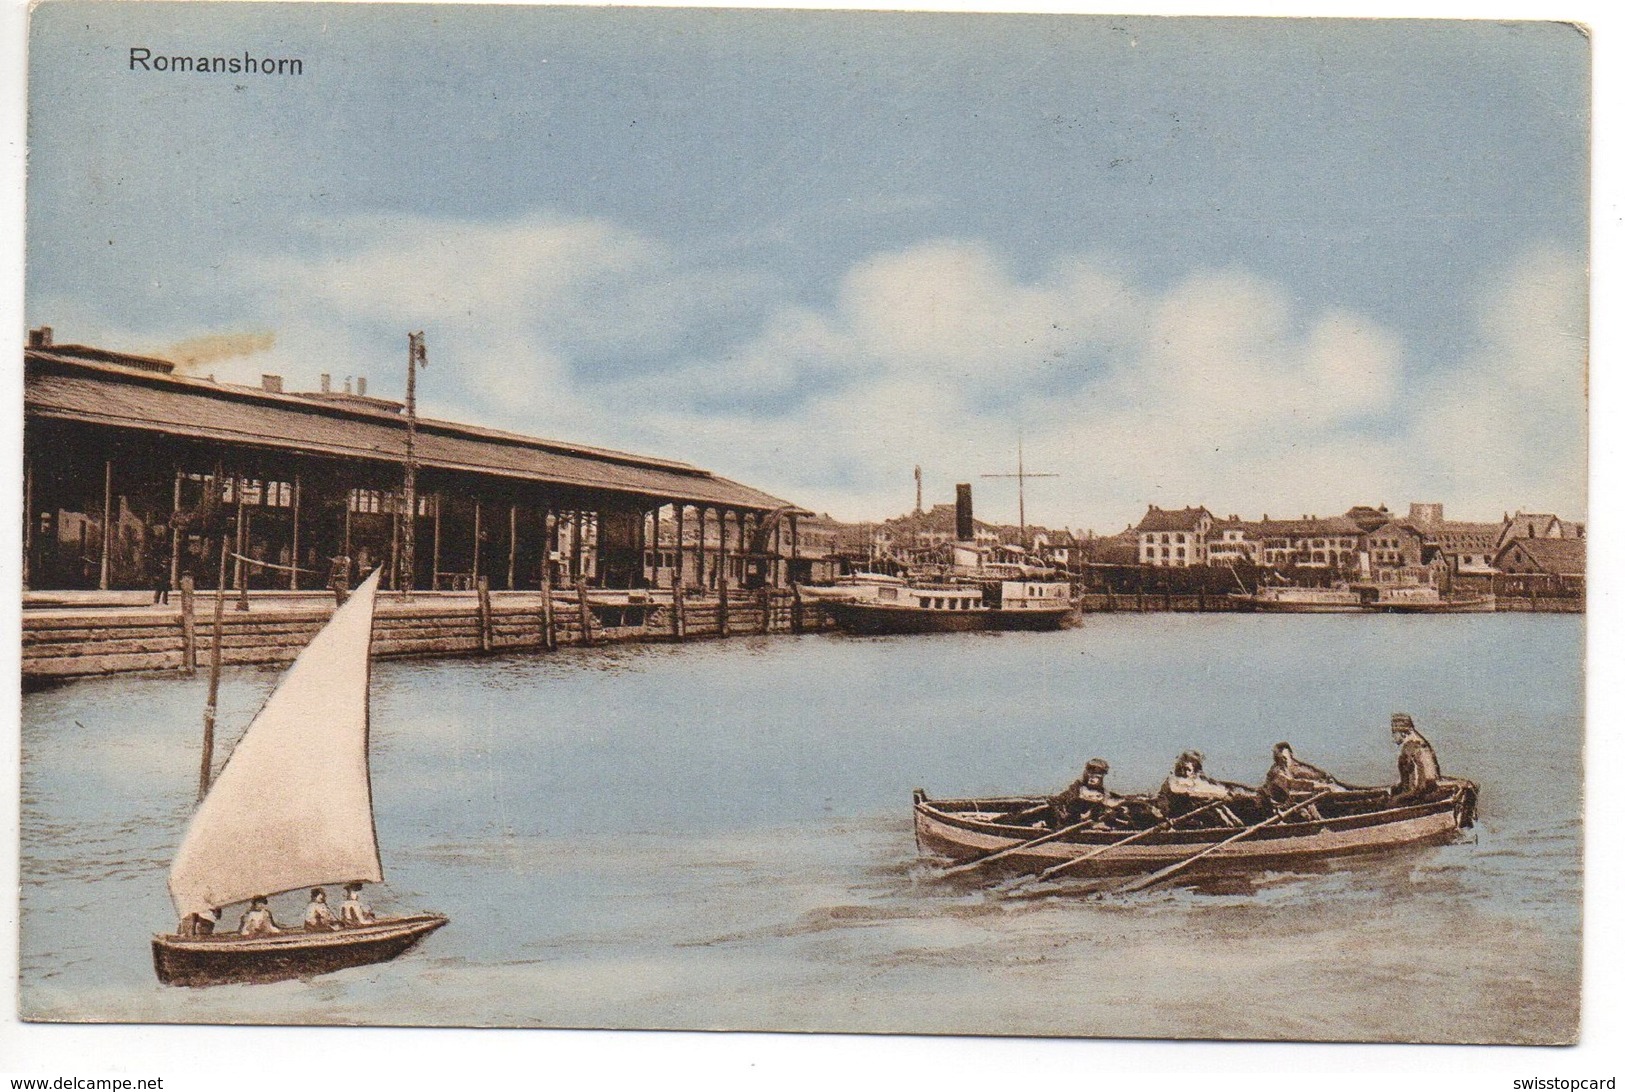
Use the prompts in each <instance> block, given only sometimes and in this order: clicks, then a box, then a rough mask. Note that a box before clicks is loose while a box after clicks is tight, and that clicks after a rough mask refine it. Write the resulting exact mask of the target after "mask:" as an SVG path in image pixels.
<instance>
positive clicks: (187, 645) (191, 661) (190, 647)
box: [181, 573, 197, 675]
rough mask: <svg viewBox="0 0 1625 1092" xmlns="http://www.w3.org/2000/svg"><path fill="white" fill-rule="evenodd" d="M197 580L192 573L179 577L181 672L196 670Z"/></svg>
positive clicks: (192, 672)
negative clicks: (195, 596) (195, 597)
mask: <svg viewBox="0 0 1625 1092" xmlns="http://www.w3.org/2000/svg"><path fill="white" fill-rule="evenodd" d="M196 591H197V582H196V581H194V580H193V579H192V574H191V573H187V574H186V575H185V576H183V577H181V674H182V675H191V674H194V673H195V672H196V671H197V615H196V613H195V611H196V604H195V600H194V598H193V597H194V595H195V594H196Z"/></svg>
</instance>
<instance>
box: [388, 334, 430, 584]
mask: <svg viewBox="0 0 1625 1092" xmlns="http://www.w3.org/2000/svg"><path fill="white" fill-rule="evenodd" d="M428 366H429V355H428V351H427V350H426V349H425V348H424V344H423V331H421V330H419V331H418V332H417V333H415V334H407V335H406V488H405V490H404V492H405V493H406V497H405V501H406V512H405V520H404V522H403V523H402V525H401V530H402V532H404V534H403V537H402V539H401V567H402V568H403V569H405V570H406V571H405V572H404V573H401V574H397V576H396V579H397V580H398V581H399V582H400V583H399V588H400V591H401V598H402V599H411V598H412V585H413V583H414V582H415V581H416V579H417V571H418V570H417V564H418V555H417V538H418V527H417V524H418V452H417V439H418V369H419V368H426V367H428Z"/></svg>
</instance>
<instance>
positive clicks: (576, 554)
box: [570, 508, 587, 580]
mask: <svg viewBox="0 0 1625 1092" xmlns="http://www.w3.org/2000/svg"><path fill="white" fill-rule="evenodd" d="M586 526H587V514H586V513H585V512H583V511H582V510H581V509H579V508H577V509H575V510H574V511H572V512H571V513H570V579H571V580H581V579H584V578H585V577H586V575H587V572H586V569H585V568H583V567H582V564H581V558H582V556H583V554H584V553H585V551H586V544H585V543H583V542H582V539H583V538H584V537H585V535H584V534H583V532H584V531H585V529H586Z"/></svg>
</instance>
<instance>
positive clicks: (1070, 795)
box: [1050, 758, 1123, 830]
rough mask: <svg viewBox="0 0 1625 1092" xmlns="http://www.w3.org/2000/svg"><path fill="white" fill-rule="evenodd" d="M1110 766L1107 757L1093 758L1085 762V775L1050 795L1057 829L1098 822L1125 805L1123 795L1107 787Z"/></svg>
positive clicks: (1051, 810) (1053, 819) (1054, 824)
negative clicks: (1090, 821) (1091, 821)
mask: <svg viewBox="0 0 1625 1092" xmlns="http://www.w3.org/2000/svg"><path fill="white" fill-rule="evenodd" d="M1111 769H1112V768H1111V766H1110V765H1108V764H1107V762H1106V760H1105V759H1104V758H1091V759H1090V760H1089V761H1088V762H1086V763H1084V765H1083V776H1082V777H1079V778H1078V779H1077V780H1076V781H1074V782H1072V784H1070V785H1068V786H1067V787H1066V788H1064V789H1062V790H1061V791H1060V792H1058V793H1056V794H1055V795H1054V796H1052V797H1050V822H1051V824H1052V825H1053V826H1054V827H1055V829H1056V830H1060V829H1061V828H1062V827H1069V826H1072V825H1073V824H1075V823H1082V822H1086V821H1089V820H1094V821H1097V822H1098V821H1100V820H1103V819H1105V817H1106V816H1107V815H1108V814H1109V813H1111V812H1114V811H1116V810H1118V809H1119V808H1121V807H1122V806H1123V798H1122V797H1121V796H1118V795H1117V794H1116V793H1114V792H1111V791H1109V790H1108V789H1107V788H1106V775H1107V774H1108V773H1111Z"/></svg>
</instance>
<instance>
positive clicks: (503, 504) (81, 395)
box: [23, 327, 810, 590]
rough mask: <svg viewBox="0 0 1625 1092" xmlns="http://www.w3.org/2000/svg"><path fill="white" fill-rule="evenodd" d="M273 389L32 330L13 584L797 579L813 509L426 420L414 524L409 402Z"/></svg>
mask: <svg viewBox="0 0 1625 1092" xmlns="http://www.w3.org/2000/svg"><path fill="white" fill-rule="evenodd" d="M282 387H283V384H282V380H281V379H280V378H279V377H277V376H269V375H268V376H265V377H264V379H263V381H262V384H261V386H260V387H258V388H255V387H245V386H239V385H234V384H227V383H219V382H215V381H214V380H213V379H212V378H201V377H197V376H192V375H186V374H181V372H180V371H179V370H178V369H177V368H176V367H175V365H174V364H173V363H172V362H170V361H167V360H162V359H158V358H154V357H146V356H138V355H134V354H130V353H124V352H118V351H113V350H108V349H102V348H96V347H92V346H84V345H58V344H55V343H54V342H53V338H52V334H51V330H50V328H49V327H41V328H39V329H37V330H32V331H30V332H29V340H28V344H27V346H26V347H25V350H24V431H23V468H24V483H23V492H24V511H25V513H26V518H25V520H24V524H23V539H24V541H23V547H24V548H23V580H24V586H25V587H26V588H30V589H36V590H44V589H52V590H54V589H132V588H153V587H155V586H156V585H158V584H162V583H164V582H166V581H167V582H168V583H170V584H171V585H174V584H176V583H178V582H179V580H180V578H181V577H182V576H185V575H190V576H192V577H193V579H194V581H195V582H196V585H197V586H198V587H200V588H214V587H215V586H216V585H217V583H218V581H219V571H220V568H221V565H220V557H221V555H222V554H225V555H227V557H228V558H229V562H228V564H227V566H226V581H227V584H228V586H229V587H231V588H234V589H235V588H239V587H248V588H265V589H274V588H280V589H290V590H299V589H310V588H323V587H326V586H327V585H328V584H329V582H330V580H331V579H333V577H334V574H335V571H336V569H337V568H338V567H340V566H343V565H345V564H346V563H348V566H349V568H350V570H351V573H352V576H353V575H358V574H359V573H362V572H366V571H368V570H370V569H372V568H374V567H378V566H381V567H382V568H383V586H384V587H385V588H396V589H399V588H403V587H407V586H410V587H412V588H415V589H422V590H426V589H441V590H456V589H466V588H470V587H473V586H476V585H477V584H478V583H479V581H480V580H481V579H482V578H483V579H484V580H486V581H487V582H488V583H489V586H490V587H491V588H493V589H504V588H508V589H525V588H537V587H540V585H541V582H542V581H543V580H544V579H545V580H548V581H550V582H551V583H552V584H554V585H555V586H557V585H563V584H571V583H574V582H576V581H577V580H585V581H586V582H587V583H588V584H589V585H591V586H593V587H601V588H640V587H648V586H650V585H652V584H653V583H655V582H656V581H657V580H658V581H660V582H661V583H662V584H664V585H669V584H670V583H671V582H672V581H673V580H677V581H680V582H681V583H682V584H683V585H684V586H685V587H691V588H695V589H698V590H705V589H708V588H716V587H717V586H718V584H719V583H725V584H727V585H729V586H747V587H755V586H762V585H765V584H783V583H786V582H788V581H790V580H794V579H798V578H800V579H805V576H804V575H802V573H801V570H803V569H805V568H806V564H807V563H806V562H804V561H803V560H802V559H801V557H800V552H799V549H798V543H797V520H798V517H799V516H802V515H810V513H806V512H803V511H802V510H800V509H798V508H796V507H795V506H794V505H791V504H789V503H788V502H786V501H784V500H781V499H779V498H777V497H774V496H771V495H769V494H767V493H764V492H762V491H761V490H758V489H753V488H751V487H750V486H747V485H742V484H740V483H738V482H734V481H730V480H728V479H727V478H723V477H719V476H718V475H715V474H712V473H710V472H708V471H705V470H702V469H700V468H698V467H694V466H690V465H688V464H687V463H682V462H677V461H673V460H669V459H660V458H651V457H647V456H641V455H631V454H626V453H624V452H618V451H608V450H603V449H599V448H594V447H586V446H582V445H579V444H572V443H564V442H559V441H555V440H546V439H538V438H536V437H530V436H521V435H516V434H513V433H509V432H502V431H498V430H495V429H487V428H480V427H477V426H473V425H464V424H458V423H454V422H450V421H437V420H429V419H424V418H417V419H416V430H415V433H416V436H415V442H414V444H413V450H414V453H415V459H414V461H415V463H416V465H417V474H416V483H417V484H416V490H415V492H416V505H415V507H416V509H417V510H416V511H415V512H413V513H410V514H408V513H407V512H406V511H405V507H406V504H405V488H404V470H405V466H406V458H407V431H408V430H407V425H408V422H407V418H406V416H405V414H404V413H403V412H402V410H403V407H402V404H401V403H398V402H392V401H389V400H387V399H381V398H376V397H369V396H368V395H367V394H366V391H365V387H364V386H359V387H358V388H357V389H355V390H354V391H351V390H348V389H346V390H334V389H332V385H331V384H330V383H329V382H328V381H327V380H326V378H325V377H324V379H323V382H322V388H323V389H322V390H319V391H313V392H307V393H294V392H287V391H284V390H283V389H282ZM407 520H411V521H412V529H411V534H412V537H413V540H414V548H413V549H412V550H411V551H408V550H406V549H405V548H404V547H405V542H404V539H405V537H406V533H407V532H406V527H405V524H406V522H407ZM662 527H665V528H668V530H667V532H666V535H665V536H664V539H665V541H664V542H663V541H662V538H663V536H662V535H661V528H662ZM662 546H664V549H662ZM409 553H410V554H411V555H413V564H412V568H413V570H414V571H413V572H411V573H407V572H406V571H405V570H406V566H407V562H406V557H407V555H408V554H409Z"/></svg>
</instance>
